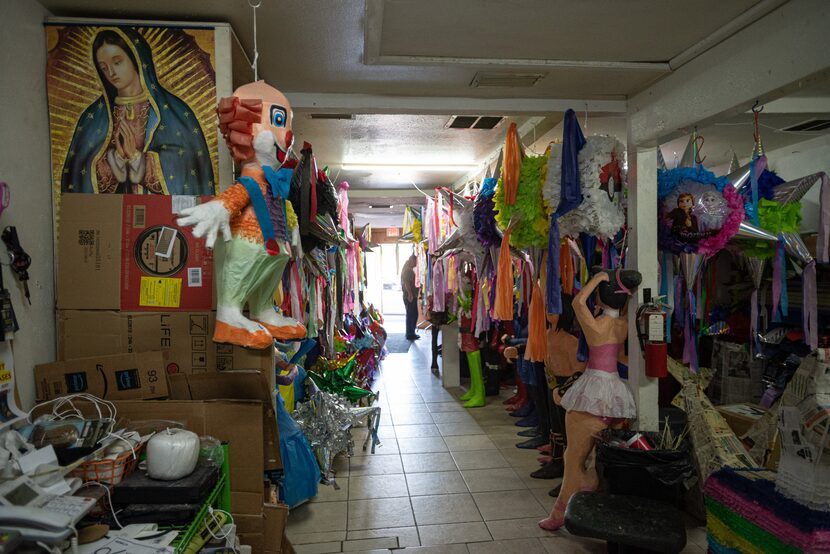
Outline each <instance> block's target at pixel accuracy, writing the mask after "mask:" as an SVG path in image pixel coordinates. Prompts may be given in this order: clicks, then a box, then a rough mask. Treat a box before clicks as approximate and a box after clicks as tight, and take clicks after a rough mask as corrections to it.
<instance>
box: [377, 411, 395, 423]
mask: <svg viewBox="0 0 830 554" xmlns="http://www.w3.org/2000/svg"><path fill="white" fill-rule="evenodd" d="M380 424H381V425H382V426H385V425H392V416H391V415H390V414H389V412H387V411H386V410H381V411H380Z"/></svg>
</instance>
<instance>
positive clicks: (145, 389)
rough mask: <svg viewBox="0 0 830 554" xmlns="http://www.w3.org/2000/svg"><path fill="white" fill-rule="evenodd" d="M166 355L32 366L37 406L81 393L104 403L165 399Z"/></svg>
mask: <svg viewBox="0 0 830 554" xmlns="http://www.w3.org/2000/svg"><path fill="white" fill-rule="evenodd" d="M166 367H167V353H166V352H141V353H134V354H117V355H114V356H97V357H92V358H80V359H76V360H67V361H63V362H54V363H51V364H41V365H36V366H35V383H36V389H37V392H36V394H37V399H38V401H39V402H43V401H45V400H52V399H53V398H57V397H59V396H64V395H67V394H74V393H80V392H85V393H88V394H92V395H95V396H98V397H101V398H106V399H107V400H130V399H136V400H141V399H148V398H166V397H167V377H166V373H165V371H166Z"/></svg>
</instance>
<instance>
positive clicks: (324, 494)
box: [311, 477, 349, 502]
mask: <svg viewBox="0 0 830 554" xmlns="http://www.w3.org/2000/svg"><path fill="white" fill-rule="evenodd" d="M336 482H337V486H338V487H340V490H337V489H335V488H334V485H324V484H322V483H321V484H319V485H317V496H315V497H314V498H312V499H311V501H312V502H343V501H345V500H348V499H349V478H348V477H342V478H340V479H337V480H336Z"/></svg>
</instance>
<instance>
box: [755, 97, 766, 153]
mask: <svg viewBox="0 0 830 554" xmlns="http://www.w3.org/2000/svg"><path fill="white" fill-rule="evenodd" d="M759 103H760V102H759V101H758V100H755V105H754V106H752V117H754V118H755V133H754V134H753V135H752V138H754V139H755V144H758V141H759V140H760V139H761V130H760V126H759V124H758V114H760V113H761V112H762V111H764V107H763V106H761V107H758V104H759Z"/></svg>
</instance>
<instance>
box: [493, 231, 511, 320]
mask: <svg viewBox="0 0 830 554" xmlns="http://www.w3.org/2000/svg"><path fill="white" fill-rule="evenodd" d="M511 232H512V229H508V230H507V231H505V232H504V236H503V237H502V239H501V248H500V249H499V265H498V271H497V272H496V300H495V310H494V313H493V317H494V319H498V320H500V321H510V320H512V319H513V262H512V260H511V259H510V233H511Z"/></svg>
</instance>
